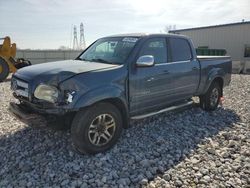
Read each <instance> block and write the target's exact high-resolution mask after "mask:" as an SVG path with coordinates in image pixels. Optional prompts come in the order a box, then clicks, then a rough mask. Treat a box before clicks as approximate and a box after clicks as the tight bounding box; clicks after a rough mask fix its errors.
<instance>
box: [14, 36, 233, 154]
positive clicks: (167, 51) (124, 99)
mask: <svg viewBox="0 0 250 188" xmlns="http://www.w3.org/2000/svg"><path fill="white" fill-rule="evenodd" d="M231 70H232V62H231V59H230V57H228V56H221V57H215V56H214V57H208V56H207V57H205V56H203V57H201V56H198V57H197V56H196V52H195V49H194V47H193V44H192V41H191V40H190V39H189V38H188V37H186V36H181V35H173V34H126V35H115V36H110V37H104V38H101V39H98V40H96V41H95V42H94V43H93V44H91V45H90V46H89V47H88V48H87V49H85V50H84V51H83V52H82V53H81V54H80V55H79V56H78V57H77V58H76V59H75V60H66V61H57V62H51V63H43V64H39V65H33V66H29V67H25V68H22V69H20V70H18V71H17V72H16V73H15V74H13V76H12V79H11V88H12V90H13V95H14V97H15V98H17V99H18V101H19V102H16V103H10V111H11V112H13V114H14V115H16V116H17V117H19V119H21V120H22V121H24V122H29V121H31V118H32V117H33V119H35V120H38V118H43V119H45V120H46V122H47V123H48V125H49V126H57V127H58V126H59V127H61V128H64V127H67V126H70V129H71V137H72V143H73V146H74V148H76V149H77V150H78V151H79V152H81V153H91V154H95V153H98V152H103V151H105V150H108V149H110V148H111V147H112V146H113V145H114V144H115V143H116V142H117V140H118V139H119V137H120V135H121V133H122V130H123V128H128V127H129V126H130V123H129V122H130V119H141V118H145V117H148V116H152V115H155V114H158V113H162V112H166V111H169V110H173V109H177V108H181V107H184V106H188V105H191V104H192V100H191V99H192V97H193V96H198V97H199V98H200V106H201V108H203V109H204V110H206V111H212V110H215V109H216V108H217V106H218V104H219V102H220V99H221V98H222V96H223V87H225V86H227V85H229V83H230V81H231Z"/></svg>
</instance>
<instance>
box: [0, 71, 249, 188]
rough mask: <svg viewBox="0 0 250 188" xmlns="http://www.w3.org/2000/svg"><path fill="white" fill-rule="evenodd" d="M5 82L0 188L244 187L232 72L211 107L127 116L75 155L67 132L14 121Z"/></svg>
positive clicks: (242, 98) (244, 125) (244, 120)
mask: <svg viewBox="0 0 250 188" xmlns="http://www.w3.org/2000/svg"><path fill="white" fill-rule="evenodd" d="M9 84H10V83H9V82H4V83H0V101H1V106H0V187H35V186H37V187H141V186H142V187H152V188H153V187H250V75H233V78H232V83H231V86H230V87H228V88H226V89H225V98H226V101H225V103H224V105H223V107H220V108H219V109H218V110H216V111H215V112H211V113H208V112H204V111H202V110H201V109H199V108H193V109H189V110H186V111H183V112H178V113H165V114H161V115H158V116H154V117H151V118H147V119H144V120H142V121H132V122H131V124H132V128H130V129H128V130H125V131H124V132H123V135H122V137H121V139H120V141H119V142H118V144H117V145H116V146H115V147H114V148H113V149H111V150H110V151H108V152H106V153H103V154H98V155H95V156H91V155H79V154H77V153H75V152H74V151H73V150H72V148H71V145H70V133H69V132H65V131H64V132H63V131H53V130H51V129H48V128H32V127H29V126H27V125H25V124H23V123H21V122H20V121H18V120H17V119H15V118H13V117H12V116H11V115H10V114H9V113H8V110H7V108H8V103H9V101H10V100H13V99H12V97H11V92H10V90H9Z"/></svg>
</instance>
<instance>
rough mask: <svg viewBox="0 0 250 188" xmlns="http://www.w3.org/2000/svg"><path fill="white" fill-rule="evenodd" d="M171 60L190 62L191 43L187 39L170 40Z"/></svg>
mask: <svg viewBox="0 0 250 188" xmlns="http://www.w3.org/2000/svg"><path fill="white" fill-rule="evenodd" d="M169 42H170V48H171V58H172V62H176V61H188V60H190V59H191V58H192V53H191V49H190V46H189V43H188V41H187V40H185V39H181V38H170V39H169Z"/></svg>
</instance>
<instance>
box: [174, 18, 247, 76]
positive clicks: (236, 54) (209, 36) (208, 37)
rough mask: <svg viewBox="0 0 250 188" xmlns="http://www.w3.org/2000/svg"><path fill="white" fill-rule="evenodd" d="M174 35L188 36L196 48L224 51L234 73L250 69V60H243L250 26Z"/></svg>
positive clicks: (225, 27) (181, 32) (187, 31)
mask: <svg viewBox="0 0 250 188" xmlns="http://www.w3.org/2000/svg"><path fill="white" fill-rule="evenodd" d="M176 33H179V34H183V35H187V36H189V37H190V38H191V39H192V40H193V42H194V45H195V47H196V48H197V47H199V46H208V47H209V48H214V49H226V51H227V55H230V56H231V58H232V60H233V70H234V72H237V71H240V69H244V70H245V71H247V69H249V67H250V65H248V64H249V62H250V58H244V50H245V45H250V24H247V23H246V24H238V25H228V26H221V27H208V28H201V29H193V30H186V31H177V32H176ZM247 67H248V68H247ZM249 71H250V70H249Z"/></svg>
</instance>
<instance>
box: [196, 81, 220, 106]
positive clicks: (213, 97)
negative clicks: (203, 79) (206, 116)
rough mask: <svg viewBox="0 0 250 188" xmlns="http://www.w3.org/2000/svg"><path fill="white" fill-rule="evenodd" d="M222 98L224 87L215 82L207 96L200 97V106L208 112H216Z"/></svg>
mask: <svg viewBox="0 0 250 188" xmlns="http://www.w3.org/2000/svg"><path fill="white" fill-rule="evenodd" d="M221 96H222V87H221V86H220V85H219V84H218V83H217V82H214V83H212V84H211V86H210V87H209V89H208V90H207V92H206V93H205V95H202V96H200V106H201V108H202V109H204V110H206V111H213V110H215V109H216V108H217V107H218V105H219V102H220V97H221Z"/></svg>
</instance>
